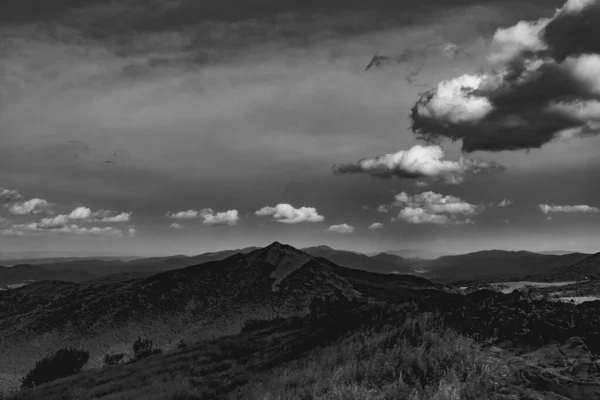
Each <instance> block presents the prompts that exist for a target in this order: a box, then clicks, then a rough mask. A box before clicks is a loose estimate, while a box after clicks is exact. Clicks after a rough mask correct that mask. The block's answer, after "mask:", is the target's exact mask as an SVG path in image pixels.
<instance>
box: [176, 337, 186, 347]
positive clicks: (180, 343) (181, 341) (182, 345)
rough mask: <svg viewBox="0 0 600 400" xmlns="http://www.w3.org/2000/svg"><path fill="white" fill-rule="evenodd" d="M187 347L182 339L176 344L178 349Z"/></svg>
mask: <svg viewBox="0 0 600 400" xmlns="http://www.w3.org/2000/svg"><path fill="white" fill-rule="evenodd" d="M187 346H188V344H187V342H186V341H185V340H183V339H181V340H180V341H179V342H178V343H177V348H178V349H185V348H186V347H187Z"/></svg>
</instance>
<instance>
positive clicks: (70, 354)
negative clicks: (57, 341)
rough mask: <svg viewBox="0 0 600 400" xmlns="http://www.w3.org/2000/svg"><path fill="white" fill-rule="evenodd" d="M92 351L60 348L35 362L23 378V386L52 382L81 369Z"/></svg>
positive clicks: (29, 386)
mask: <svg viewBox="0 0 600 400" xmlns="http://www.w3.org/2000/svg"><path fill="white" fill-rule="evenodd" d="M89 358H90V353H88V352H87V351H82V350H76V349H71V348H65V349H60V350H59V351H57V352H56V353H55V354H54V355H52V356H48V357H46V358H44V359H42V360H40V361H38V362H36V363H35V367H33V369H32V370H30V371H29V372H28V373H27V374H26V375H25V377H24V378H23V379H22V380H21V387H23V388H32V387H34V386H37V385H41V384H43V383H46V382H52V381H55V380H57V379H60V378H64V377H66V376H69V375H73V374H76V373H78V372H79V371H81V369H82V368H83V366H84V365H85V364H86V363H87V362H88V360H89Z"/></svg>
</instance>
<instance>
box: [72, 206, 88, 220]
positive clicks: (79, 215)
mask: <svg viewBox="0 0 600 400" xmlns="http://www.w3.org/2000/svg"><path fill="white" fill-rule="evenodd" d="M91 216H92V210H90V209H89V208H87V207H77V208H76V209H74V210H73V211H71V213H70V214H69V215H68V218H69V219H88V218H90V217H91Z"/></svg>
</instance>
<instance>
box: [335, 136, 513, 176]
mask: <svg viewBox="0 0 600 400" xmlns="http://www.w3.org/2000/svg"><path fill="white" fill-rule="evenodd" d="M445 157H446V152H445V151H444V149H443V148H442V147H440V146H421V145H416V146H413V147H412V148H410V149H409V150H400V151H398V152H396V153H392V154H384V155H381V156H378V157H371V158H363V159H362V160H359V161H358V162H357V163H355V164H342V165H336V166H334V172H335V173H337V174H356V173H364V174H368V175H372V176H376V177H380V178H390V177H392V176H396V177H399V178H407V179H422V178H428V179H431V180H435V181H441V182H444V183H448V184H458V183H462V182H463V181H464V180H465V177H466V176H467V175H469V174H477V173H482V172H494V171H500V170H502V169H503V168H502V167H501V166H500V165H498V164H496V163H493V162H487V161H480V160H474V159H470V158H466V157H460V158H459V159H458V160H456V161H453V160H446V159H445Z"/></svg>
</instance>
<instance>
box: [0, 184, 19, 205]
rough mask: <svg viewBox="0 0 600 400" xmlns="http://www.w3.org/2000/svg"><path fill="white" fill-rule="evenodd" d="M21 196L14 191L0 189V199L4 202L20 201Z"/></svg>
mask: <svg viewBox="0 0 600 400" xmlns="http://www.w3.org/2000/svg"><path fill="white" fill-rule="evenodd" d="M22 198H23V195H22V194H21V193H19V192H18V191H16V190H14V189H7V188H3V187H0V199H1V200H3V201H4V202H11V201H16V200H21V199H22Z"/></svg>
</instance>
